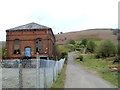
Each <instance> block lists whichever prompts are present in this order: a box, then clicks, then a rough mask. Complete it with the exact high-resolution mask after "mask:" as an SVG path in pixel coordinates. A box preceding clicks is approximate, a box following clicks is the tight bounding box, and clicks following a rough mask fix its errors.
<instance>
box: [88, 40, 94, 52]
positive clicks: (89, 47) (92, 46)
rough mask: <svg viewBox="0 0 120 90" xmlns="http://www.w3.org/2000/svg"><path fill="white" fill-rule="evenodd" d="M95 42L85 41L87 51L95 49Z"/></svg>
mask: <svg viewBox="0 0 120 90" xmlns="http://www.w3.org/2000/svg"><path fill="white" fill-rule="evenodd" d="M95 47H96V44H95V43H94V42H93V41H89V42H88V43H87V51H88V52H91V53H93V52H94V51H95Z"/></svg>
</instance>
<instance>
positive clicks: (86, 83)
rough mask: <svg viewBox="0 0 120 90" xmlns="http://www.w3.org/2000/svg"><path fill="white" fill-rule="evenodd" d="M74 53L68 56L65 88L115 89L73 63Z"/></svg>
mask: <svg viewBox="0 0 120 90" xmlns="http://www.w3.org/2000/svg"><path fill="white" fill-rule="evenodd" d="M73 55H74V52H71V53H69V55H68V65H67V68H66V80H65V88H116V87H115V86H113V85H111V84H110V83H109V82H107V81H105V80H103V79H102V78H100V77H99V76H97V75H96V74H95V73H92V72H89V71H87V70H85V68H84V67H82V66H81V65H80V64H77V63H75V62H74V61H73Z"/></svg>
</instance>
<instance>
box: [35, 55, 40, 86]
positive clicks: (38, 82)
mask: <svg viewBox="0 0 120 90" xmlns="http://www.w3.org/2000/svg"><path fill="white" fill-rule="evenodd" d="M36 58H37V78H36V80H37V88H40V71H39V68H40V62H39V58H38V53H37V57H36Z"/></svg>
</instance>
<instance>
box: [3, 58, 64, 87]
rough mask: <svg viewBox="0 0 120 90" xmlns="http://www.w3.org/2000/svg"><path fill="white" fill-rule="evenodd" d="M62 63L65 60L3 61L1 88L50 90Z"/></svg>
mask: <svg viewBox="0 0 120 90" xmlns="http://www.w3.org/2000/svg"><path fill="white" fill-rule="evenodd" d="M64 61H65V59H61V60H59V61H54V60H43V59H41V60H37V59H34V60H33V59H32V60H31V61H27V62H26V61H23V62H19V60H17V61H16V60H13V61H5V62H4V64H3V67H5V68H3V70H2V76H3V77H2V81H3V83H2V88H50V87H51V86H52V84H53V82H55V80H56V78H57V76H58V73H59V72H60V70H61V69H62V67H63V65H64ZM16 62H17V63H16ZM7 65H8V66H9V67H8V66H7Z"/></svg>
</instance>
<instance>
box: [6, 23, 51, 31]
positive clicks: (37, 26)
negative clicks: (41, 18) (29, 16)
mask: <svg viewBox="0 0 120 90" xmlns="http://www.w3.org/2000/svg"><path fill="white" fill-rule="evenodd" d="M32 29H50V28H49V27H47V26H44V25H40V24H38V23H35V22H31V23H28V24H25V25H21V26H17V27H15V28H10V29H8V30H6V31H13V30H32Z"/></svg>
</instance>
